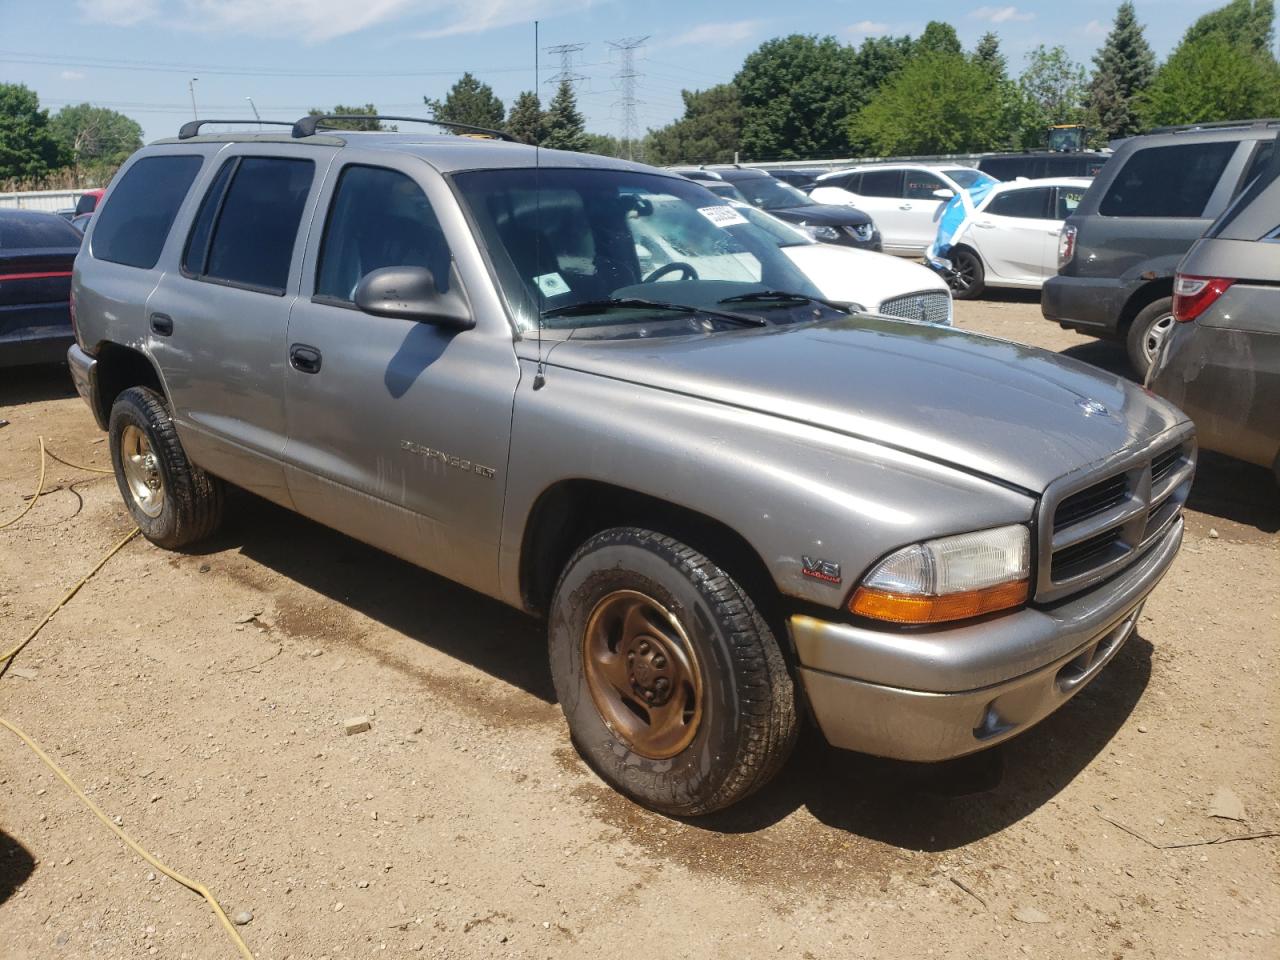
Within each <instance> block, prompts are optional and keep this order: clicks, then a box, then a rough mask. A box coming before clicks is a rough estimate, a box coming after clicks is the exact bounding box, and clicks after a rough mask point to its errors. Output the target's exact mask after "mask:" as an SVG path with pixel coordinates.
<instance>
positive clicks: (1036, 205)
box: [987, 187, 1050, 220]
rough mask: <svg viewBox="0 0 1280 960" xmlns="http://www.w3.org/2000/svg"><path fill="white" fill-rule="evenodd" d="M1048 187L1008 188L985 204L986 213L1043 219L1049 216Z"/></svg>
mask: <svg viewBox="0 0 1280 960" xmlns="http://www.w3.org/2000/svg"><path fill="white" fill-rule="evenodd" d="M1049 193H1050V191H1049V188H1048V187H1035V188H1034V189H1031V190H1010V191H1009V192H1008V193H1002V194H1000V195H999V196H997V197H996V198H994V199H993V200H992V201H991V203H989V204H988V205H987V213H989V214H991V215H992V216H996V217H1022V218H1024V219H1036V220H1043V219H1045V218H1047V217H1048V216H1049Z"/></svg>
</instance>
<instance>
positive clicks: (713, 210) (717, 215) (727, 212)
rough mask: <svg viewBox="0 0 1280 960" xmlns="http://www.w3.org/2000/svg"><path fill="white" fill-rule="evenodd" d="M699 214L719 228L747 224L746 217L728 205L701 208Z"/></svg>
mask: <svg viewBox="0 0 1280 960" xmlns="http://www.w3.org/2000/svg"><path fill="white" fill-rule="evenodd" d="M698 212H699V213H700V214H702V215H703V216H704V217H706V218H707V219H708V220H710V221H711V222H712V223H714V224H715V225H716V226H717V227H736V226H737V225H738V224H740V223H746V222H747V218H746V217H744V216H743V215H742V214H740V213H739V212H738V211H737V210H735V209H733V207H731V206H729V205H728V204H720V205H719V206H715V207H699V208H698Z"/></svg>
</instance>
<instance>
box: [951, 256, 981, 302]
mask: <svg viewBox="0 0 1280 960" xmlns="http://www.w3.org/2000/svg"><path fill="white" fill-rule="evenodd" d="M948 259H950V260H951V267H952V272H951V274H950V276H948V277H947V284H948V286H950V287H951V296H952V297H954V298H955V299H956V300H976V299H977V298H978V297H980V296H982V294H983V291H985V290H986V289H987V273H986V270H985V269H983V266H982V258H981V257H979V256H978V255H977V254H976V253H974V252H973V251H972V250H963V249H961V250H954V251H952V253H951V255H950V257H949V258H948Z"/></svg>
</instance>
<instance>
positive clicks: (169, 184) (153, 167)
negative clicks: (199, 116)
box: [93, 156, 204, 270]
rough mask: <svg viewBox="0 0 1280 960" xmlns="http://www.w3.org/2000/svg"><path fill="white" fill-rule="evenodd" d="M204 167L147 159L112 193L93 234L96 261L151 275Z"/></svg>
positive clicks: (191, 159) (188, 159) (198, 160)
mask: <svg viewBox="0 0 1280 960" xmlns="http://www.w3.org/2000/svg"><path fill="white" fill-rule="evenodd" d="M203 162H204V159H203V158H202V157H198V156H168V157H143V158H142V159H141V160H139V161H138V162H137V163H135V164H134V165H133V166H132V167H130V168H129V170H128V172H126V173H125V175H124V177H123V178H122V179H121V181H120V182H119V183H118V184H116V187H115V189H114V190H113V191H112V192H111V200H110V202H109V203H107V205H106V206H105V207H103V208H102V210H101V211H99V212H98V213H95V214H94V216H95V217H97V218H98V223H97V225H96V226H95V227H94V228H93V256H94V257H95V258H97V259H98V260H110V261H111V262H112V263H123V264H126V265H127V266H130V267H142V268H144V269H147V270H149V269H151V268H152V267H154V266H155V265H156V261H157V260H159V259H160V251H161V250H162V249H163V248H164V241H165V238H166V237H168V236H169V228H170V227H172V226H173V220H174V217H176V216H177V215H178V208H179V207H180V206H182V201H183V200H184V199H186V196H187V191H188V190H189V189H191V182H192V181H193V180H195V178H196V174H197V173H199V172H200V165H201V164H202V163H203Z"/></svg>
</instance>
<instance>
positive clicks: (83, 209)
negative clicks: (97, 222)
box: [76, 193, 98, 216]
mask: <svg viewBox="0 0 1280 960" xmlns="http://www.w3.org/2000/svg"><path fill="white" fill-rule="evenodd" d="M97 205H98V198H97V196H96V195H94V194H92V193H86V194H82V195H81V197H80V199H79V200H77V201H76V215H77V216H78V215H80V214H82V213H93V210H94V208H95V207H97Z"/></svg>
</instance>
